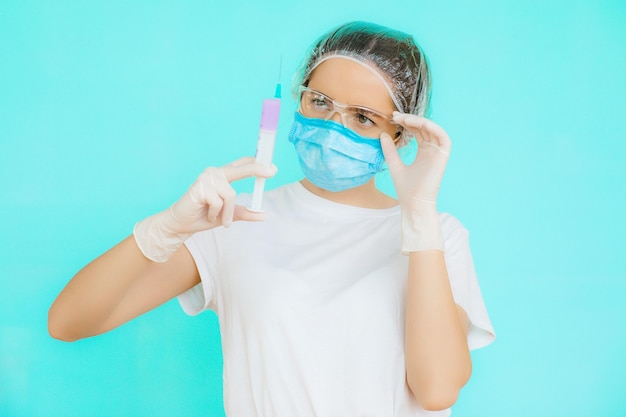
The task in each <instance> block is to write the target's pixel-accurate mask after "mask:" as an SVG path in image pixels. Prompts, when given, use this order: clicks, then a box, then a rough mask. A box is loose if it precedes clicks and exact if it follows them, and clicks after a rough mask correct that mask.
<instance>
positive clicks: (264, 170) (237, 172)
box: [221, 160, 278, 182]
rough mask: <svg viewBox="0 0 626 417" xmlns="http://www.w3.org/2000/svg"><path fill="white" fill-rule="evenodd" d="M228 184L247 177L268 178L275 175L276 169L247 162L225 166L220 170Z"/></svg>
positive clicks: (273, 166) (271, 166) (272, 166)
mask: <svg viewBox="0 0 626 417" xmlns="http://www.w3.org/2000/svg"><path fill="white" fill-rule="evenodd" d="M221 169H222V171H223V172H224V176H225V177H226V179H227V180H228V182H233V181H237V180H240V179H242V178H247V177H262V178H270V177H273V176H274V175H276V172H277V171H278V169H277V168H276V166H275V165H270V166H267V165H263V164H259V163H257V162H254V160H253V161H252V162H248V163H243V164H241V165H237V166H233V165H226V166H224V167H222V168H221Z"/></svg>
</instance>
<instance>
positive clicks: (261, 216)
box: [233, 205, 265, 222]
mask: <svg viewBox="0 0 626 417" xmlns="http://www.w3.org/2000/svg"><path fill="white" fill-rule="evenodd" d="M233 220H234V221H239V220H245V221H249V222H258V221H263V220H265V213H263V212H256V211H250V210H248V209H247V208H246V207H244V206H239V205H237V206H235V213H234V215H233Z"/></svg>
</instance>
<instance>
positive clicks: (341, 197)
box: [300, 178, 398, 209]
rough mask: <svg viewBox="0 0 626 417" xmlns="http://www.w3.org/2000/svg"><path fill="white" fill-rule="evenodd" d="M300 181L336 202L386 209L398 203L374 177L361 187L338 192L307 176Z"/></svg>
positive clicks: (316, 192)
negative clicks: (321, 186)
mask: <svg viewBox="0 0 626 417" xmlns="http://www.w3.org/2000/svg"><path fill="white" fill-rule="evenodd" d="M300 183H301V184H302V186H303V187H304V188H306V189H307V190H309V191H310V192H312V193H313V194H315V195H317V196H318V197H322V198H325V199H327V200H330V201H333V202H335V203H340V204H346V205H348V206H355V207H362V208H372V209H386V208H391V207H395V206H397V205H398V201H397V200H395V199H394V198H391V197H389V196H388V195H387V194H385V193H383V192H382V191H380V190H379V189H378V188H376V183H375V182H374V179H373V178H372V179H371V180H370V181H368V182H366V183H365V184H363V185H361V186H359V187H355V188H350V189H348V190H344V191H336V192H335V191H328V190H325V189H323V188H320V187H318V186H316V185H314V184H313V183H312V182H311V181H309V180H307V179H306V178H305V179H303V180H302V181H300Z"/></svg>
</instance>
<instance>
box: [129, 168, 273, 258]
mask: <svg viewBox="0 0 626 417" xmlns="http://www.w3.org/2000/svg"><path fill="white" fill-rule="evenodd" d="M274 174H276V167H274V166H265V165H262V164H258V163H255V159H254V158H253V157H245V158H241V159H238V160H237V161H235V162H232V163H230V164H228V165H225V166H223V167H220V168H213V167H211V168H207V169H206V170H205V171H204V172H203V173H202V174H201V175H200V176H199V177H198V179H197V180H196V181H195V182H194V183H193V184H192V186H191V187H190V188H189V190H187V192H186V193H185V194H184V195H183V196H182V197H181V199H180V200H178V201H177V202H176V203H174V205H172V206H171V207H170V208H168V209H167V210H165V211H162V212H161V213H157V214H155V215H153V216H150V217H148V218H146V219H144V220H142V221H140V222H139V223H137V224H136V225H135V228H134V230H133V235H134V236H135V240H136V242H137V246H139V249H140V250H141V252H142V253H143V254H144V256H145V257H146V258H148V259H150V260H152V261H154V262H165V261H167V260H168V259H169V257H170V256H171V255H172V254H173V253H174V252H176V250H177V249H178V248H179V247H180V246H181V245H182V244H183V242H184V241H185V240H186V239H187V238H188V237H190V236H191V235H192V234H194V233H196V232H200V231H202V230H208V229H212V228H214V227H218V226H224V227H228V226H230V225H231V223H232V222H233V221H237V220H248V221H260V220H263V219H264V218H265V217H264V215H263V213H254V212H251V211H248V210H247V209H246V208H245V207H242V206H238V205H235V196H236V193H235V190H234V189H233V188H232V187H231V185H230V183H231V182H232V181H235V180H239V179H242V178H245V177H251V176H259V177H263V178H269V177H272V176H274Z"/></svg>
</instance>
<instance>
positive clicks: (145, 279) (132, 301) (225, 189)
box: [48, 157, 276, 341]
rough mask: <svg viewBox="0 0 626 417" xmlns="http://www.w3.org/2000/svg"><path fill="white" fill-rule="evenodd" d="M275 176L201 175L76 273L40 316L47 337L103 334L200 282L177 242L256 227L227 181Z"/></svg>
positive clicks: (218, 171)
mask: <svg viewBox="0 0 626 417" xmlns="http://www.w3.org/2000/svg"><path fill="white" fill-rule="evenodd" d="M275 173H276V168H275V167H273V166H264V165H261V164H258V163H256V162H255V159H254V158H253V157H246V158H242V159H239V160H237V161H235V162H232V163H230V164H228V165H225V166H223V167H221V168H212V167H211V168H207V169H206V170H205V171H204V172H203V173H202V174H201V175H200V176H199V177H198V179H197V180H196V181H195V182H194V183H193V185H192V186H191V187H190V188H189V190H187V192H186V193H185V194H184V195H183V197H182V198H181V199H180V200H178V201H177V202H176V203H174V205H172V206H171V207H170V208H168V209H167V210H165V211H163V212H161V213H157V214H155V215H153V216H150V217H148V218H146V219H144V220H142V221H141V222H139V223H137V225H136V226H135V230H134V232H133V236H130V237H128V238H126V239H125V240H123V241H122V242H120V243H119V244H118V245H116V246H115V247H113V248H112V249H111V250H109V251H108V252H106V253H105V254H103V255H102V256H100V257H99V258H97V259H96V260H94V261H93V262H91V263H90V264H89V265H87V266H86V267H85V268H84V269H83V270H81V271H80V272H79V273H78V274H76V276H75V277H74V278H73V279H72V280H71V281H70V282H69V284H68V285H67V286H66V287H65V289H64V290H63V291H62V292H61V294H59V296H58V298H57V299H56V300H55V302H54V304H53V305H52V307H51V308H50V311H49V313H48V330H49V332H50V334H51V335H52V337H55V338H57V339H61V340H67V341H73V340H77V339H81V338H84V337H89V336H94V335H97V334H100V333H103V332H106V331H108V330H110V329H113V328H115V327H117V326H119V325H120V324H122V323H125V322H127V321H128V320H130V319H132V318H134V317H136V316H138V315H140V314H142V313H145V312H146V311H148V310H151V309H153V308H154V307H156V306H158V305H160V304H162V303H164V302H165V301H167V300H169V299H170V298H172V297H174V296H176V295H178V294H180V293H182V292H184V291H185V290H187V289H189V288H191V287H193V286H194V285H195V284H197V283H198V282H200V278H199V275H198V271H197V268H196V265H195V262H194V260H193V258H192V257H191V255H190V253H189V251H188V250H187V249H186V248H185V247H184V246H183V242H184V241H185V240H186V239H187V238H189V237H190V236H191V235H193V234H194V233H197V232H200V231H203V230H209V229H212V228H215V227H219V226H224V227H228V226H229V225H230V224H231V223H232V222H233V221H238V220H247V221H258V220H263V214H262V213H253V212H251V211H248V210H246V209H245V208H244V207H241V206H238V205H236V200H235V190H234V189H233V188H232V187H231V182H232V181H235V180H238V179H241V178H246V177H250V176H260V177H263V178H267V177H271V176H273V175H274V174H275Z"/></svg>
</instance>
